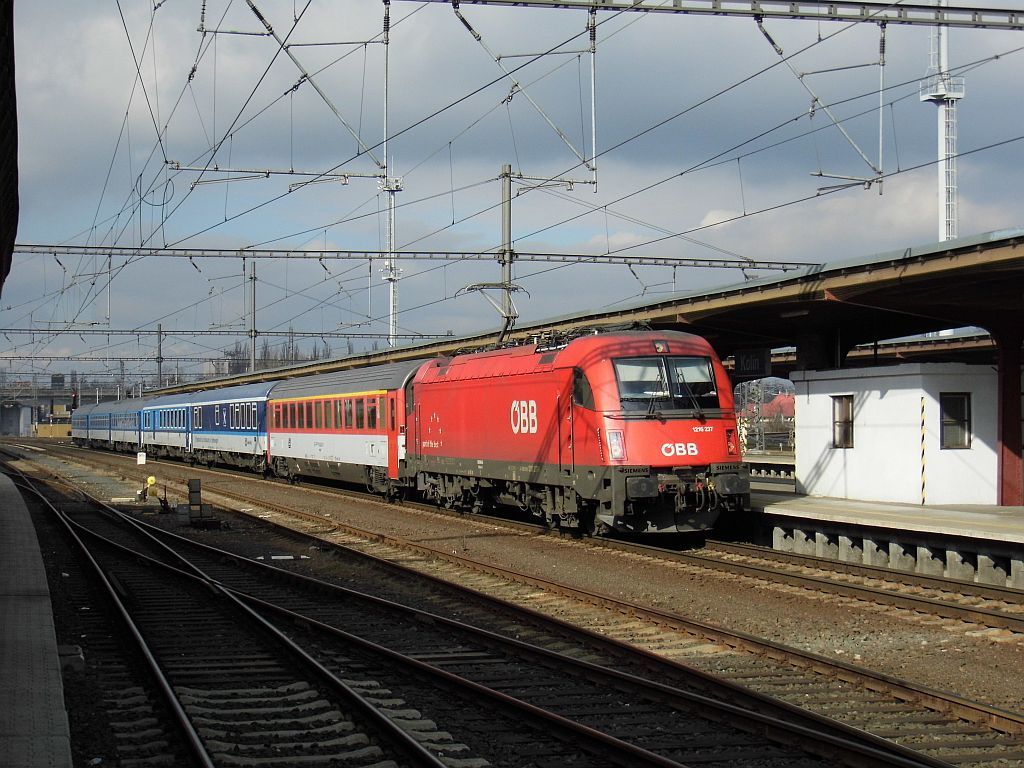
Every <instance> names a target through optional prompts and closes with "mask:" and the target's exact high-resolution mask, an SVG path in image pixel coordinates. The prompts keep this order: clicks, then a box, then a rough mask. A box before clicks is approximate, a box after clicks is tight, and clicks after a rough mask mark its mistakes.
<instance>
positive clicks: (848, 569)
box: [704, 539, 1024, 607]
mask: <svg viewBox="0 0 1024 768" xmlns="http://www.w3.org/2000/svg"><path fill="white" fill-rule="evenodd" d="M704 547H705V549H710V550H712V551H716V552H725V553H727V554H735V555H741V556H743V557H755V558H761V559H764V560H776V561H778V562H780V563H786V564H791V565H800V566H805V567H808V568H820V569H822V570H828V571H835V572H836V573H845V574H848V575H850V576H863V577H864V578H870V579H879V580H880V581H898V582H901V583H904V584H907V585H910V586H915V587H925V588H927V589H935V590H939V591H943V592H951V591H954V590H955V591H956V592H958V593H960V594H962V595H965V596H968V597H978V598H981V599H984V600H1002V601H1005V602H1008V603H1020V604H1021V605H1022V607H1024V590H1022V589H1016V588H1014V587H1005V586H1000V585H998V584H982V583H980V582H977V581H964V580H963V579H947V578H945V577H940V576H929V575H927V574H924V573H914V572H911V571H898V570H894V569H892V568H882V567H879V566H877V565H864V564H862V563H851V562H847V561H845V560H832V559H831V558H827V557H818V556H816V555H803V554H800V553H798V552H784V551H780V550H777V549H771V548H769V547H762V546H758V545H756V544H745V543H741V542H733V541H715V540H712V539H708V540H707V541H706V542H705V545H704Z"/></svg>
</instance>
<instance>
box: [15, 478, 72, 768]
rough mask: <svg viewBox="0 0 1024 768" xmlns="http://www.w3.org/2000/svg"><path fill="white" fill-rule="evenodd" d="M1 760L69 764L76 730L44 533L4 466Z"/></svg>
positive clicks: (30, 766)
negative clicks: (67, 699)
mask: <svg viewBox="0 0 1024 768" xmlns="http://www.w3.org/2000/svg"><path fill="white" fill-rule="evenodd" d="M0 563H3V567H2V568H0V680H2V681H3V684H2V685H0V765H4V766H19V768H43V767H44V766H46V767H48V766H54V767H56V768H65V767H66V768H70V766H71V765H72V760H71V738H70V729H69V727H68V718H67V713H66V712H65V710H64V686H63V682H62V679H61V671H60V661H59V657H58V654H57V638H56V634H55V632H54V626H53V610H52V608H51V606H50V590H49V587H48V586H47V583H46V572H45V571H44V569H43V558H42V555H41V554H40V551H39V541H38V539H37V538H36V531H35V528H34V527H33V526H32V521H31V519H30V518H29V514H28V509H27V508H26V507H25V502H24V500H23V499H22V498H21V494H20V493H19V492H18V489H17V488H16V487H15V485H14V482H13V481H12V480H11V479H10V478H9V477H8V476H7V475H4V474H0Z"/></svg>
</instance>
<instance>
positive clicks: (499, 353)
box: [417, 331, 714, 381]
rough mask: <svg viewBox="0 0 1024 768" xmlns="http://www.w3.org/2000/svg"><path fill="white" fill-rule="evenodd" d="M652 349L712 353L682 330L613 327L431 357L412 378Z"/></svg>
mask: <svg viewBox="0 0 1024 768" xmlns="http://www.w3.org/2000/svg"><path fill="white" fill-rule="evenodd" d="M653 354H672V355H694V354H696V355H712V356H713V355H714V351H713V350H712V348H711V345H710V344H708V342H707V340H705V339H704V338H703V337H701V336H696V335H694V334H691V333H685V332H682V331H615V332H608V333H591V334H587V335H583V336H578V337H576V338H574V339H572V340H570V341H568V342H567V343H564V344H557V345H543V344H541V345H537V344H523V345H519V346H512V347H504V348H500V349H492V350H487V351H485V352H471V353H468V354H463V355H456V356H455V357H450V358H437V359H436V361H435V362H433V364H431V365H429V366H427V367H425V368H424V369H423V372H422V373H421V374H420V375H419V376H418V377H417V378H418V380H421V381H429V380H439V379H442V378H443V379H444V380H446V381H456V380H463V379H477V378H488V377H494V376H506V375H511V374H519V373H527V372H530V371H543V370H551V369H554V368H573V367H580V368H583V369H587V368H590V367H591V366H593V365H595V364H597V363H601V362H603V361H605V360H609V359H612V358H617V357H638V356H643V355H653Z"/></svg>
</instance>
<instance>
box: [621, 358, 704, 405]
mask: <svg viewBox="0 0 1024 768" xmlns="http://www.w3.org/2000/svg"><path fill="white" fill-rule="evenodd" d="M612 363H613V364H614V366H615V378H616V380H617V381H618V384H619V402H620V403H621V405H622V410H624V411H644V410H649V411H654V410H662V409H663V410H668V409H675V410H694V411H702V410H704V409H706V408H718V407H719V403H718V390H717V388H716V386H715V372H714V369H713V368H712V367H711V359H710V358H707V357H635V358H628V359H620V360H613V361H612Z"/></svg>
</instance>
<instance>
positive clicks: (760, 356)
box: [732, 349, 772, 379]
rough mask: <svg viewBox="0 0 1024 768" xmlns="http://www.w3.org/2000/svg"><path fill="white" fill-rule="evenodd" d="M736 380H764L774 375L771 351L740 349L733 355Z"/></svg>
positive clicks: (733, 373) (733, 372)
mask: <svg viewBox="0 0 1024 768" xmlns="http://www.w3.org/2000/svg"><path fill="white" fill-rule="evenodd" d="M733 363H734V366H733V371H732V377H733V378H734V379H764V378H766V377H768V376H771V375H772V351H771V350H770V349H738V350H736V353H735V354H734V355H733Z"/></svg>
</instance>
